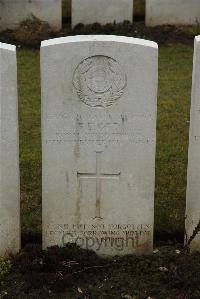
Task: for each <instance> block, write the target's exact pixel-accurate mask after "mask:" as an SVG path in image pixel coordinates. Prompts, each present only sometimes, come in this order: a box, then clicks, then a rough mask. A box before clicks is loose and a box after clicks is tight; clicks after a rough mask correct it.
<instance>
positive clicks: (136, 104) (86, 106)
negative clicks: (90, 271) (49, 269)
mask: <svg viewBox="0 0 200 299" xmlns="http://www.w3.org/2000/svg"><path fill="white" fill-rule="evenodd" d="M157 76H158V46H157V44H156V43H154V42H151V41H147V40H142V39H134V38H128V37H119V36H118V37H117V36H104V35H98V36H96V35H93V36H90V35H89V36H73V37H65V38H59V39H53V40H48V41H44V42H42V45H41V80H42V82H41V86H42V186H43V187H42V198H43V200H42V207H43V232H42V234H43V248H44V249H46V248H47V247H50V246H53V245H58V246H65V245H66V244H67V243H71V242H72V243H76V244H77V245H78V246H81V247H83V248H86V249H92V250H94V251H96V252H97V253H98V254H100V255H106V256H113V255H116V254H117V255H122V254H131V253H137V254H141V253H151V252H152V249H153V223H154V177H155V174H154V173H155V148H156V109H157V79H158V78H157ZM199 95H200V37H196V39H195V54H194V74H193V94H192V109H191V129H190V149H189V167H188V188H187V208H186V239H187V240H188V239H189V238H190V237H191V236H192V234H193V232H194V230H195V229H196V227H197V226H198V223H199V220H200V188H199V183H200V125H199V121H200V96H199ZM17 102H18V101H17V68H16V49H15V46H11V45H7V44H3V43H0V111H1V117H0V133H1V140H0V254H4V253H5V252H6V251H12V252H14V253H15V252H17V251H18V250H19V248H20V187H19V144H18V108H17ZM30 171H31V169H30ZM191 249H192V250H200V235H198V234H197V236H196V237H195V238H194V240H193V241H192V242H191Z"/></svg>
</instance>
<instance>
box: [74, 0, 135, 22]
mask: <svg viewBox="0 0 200 299" xmlns="http://www.w3.org/2000/svg"><path fill="white" fill-rule="evenodd" d="M132 20H133V0H72V27H74V26H75V25H77V24H79V23H82V24H93V23H100V24H102V25H104V24H106V23H113V22H116V23H121V22H123V21H130V22H132Z"/></svg>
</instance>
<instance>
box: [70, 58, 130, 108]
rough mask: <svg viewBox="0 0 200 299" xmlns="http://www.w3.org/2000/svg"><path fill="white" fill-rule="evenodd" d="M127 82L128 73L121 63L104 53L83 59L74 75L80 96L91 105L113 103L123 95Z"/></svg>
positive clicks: (102, 105) (99, 105)
mask: <svg viewBox="0 0 200 299" xmlns="http://www.w3.org/2000/svg"><path fill="white" fill-rule="evenodd" d="M126 84H127V79H126V74H125V72H124V71H123V69H122V67H121V66H120V65H119V63H118V62H117V61H116V60H114V59H112V58H110V57H107V56H103V55H97V56H92V57H89V58H87V59H85V60H83V61H82V62H81V63H80V64H79V65H78V67H77V68H76V70H75V72H74V76H73V85H74V87H75V89H76V91H77V94H78V96H79V98H80V99H81V101H82V102H84V103H85V104H86V105H88V106H90V107H103V108H105V107H108V106H111V105H113V104H114V103H115V102H116V101H117V100H119V99H120V97H121V96H122V95H123V93H124V90H125V87H126Z"/></svg>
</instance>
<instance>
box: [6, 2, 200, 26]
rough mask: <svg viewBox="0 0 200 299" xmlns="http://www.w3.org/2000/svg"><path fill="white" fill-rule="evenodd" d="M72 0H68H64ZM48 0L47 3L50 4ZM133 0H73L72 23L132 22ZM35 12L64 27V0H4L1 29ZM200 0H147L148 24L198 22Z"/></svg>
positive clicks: (37, 15)
mask: <svg viewBox="0 0 200 299" xmlns="http://www.w3.org/2000/svg"><path fill="white" fill-rule="evenodd" d="M65 1H69V0H65ZM47 2H48V5H47ZM133 4H134V0H123V1H122V0H72V2H71V6H72V9H71V11H72V13H71V14H72V27H74V26H75V25H77V24H79V23H83V24H92V23H96V22H98V23H100V24H106V23H113V22H116V23H120V22H123V21H125V20H127V21H130V22H132V19H133V10H134V8H133ZM32 15H34V16H35V17H37V18H38V19H40V20H42V21H46V22H48V23H49V25H50V26H51V27H52V29H54V30H60V29H61V27H62V0H48V1H43V0H33V1H28V0H20V1H13V0H1V1H0V31H1V30H5V29H14V28H16V27H18V26H19V24H20V23H21V22H22V21H25V20H26V19H28V18H30V17H31V16H32ZM199 22H200V1H199V0H190V1H188V0H147V1H146V25H147V26H155V25H162V24H171V25H173V24H181V25H189V24H197V23H199Z"/></svg>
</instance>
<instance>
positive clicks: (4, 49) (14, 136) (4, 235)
mask: <svg viewBox="0 0 200 299" xmlns="http://www.w3.org/2000/svg"><path fill="white" fill-rule="evenodd" d="M0 112H1V116H0V134H1V139H0V255H3V254H4V253H5V252H6V251H12V252H17V251H18V250H19V247H20V198H19V144H18V104H17V69H16V51H15V47H14V46H10V45H7V44H2V43H0Z"/></svg>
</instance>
